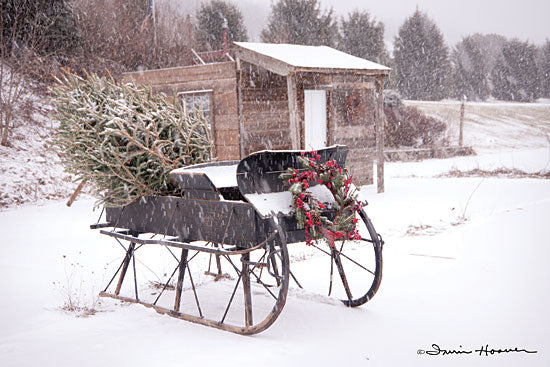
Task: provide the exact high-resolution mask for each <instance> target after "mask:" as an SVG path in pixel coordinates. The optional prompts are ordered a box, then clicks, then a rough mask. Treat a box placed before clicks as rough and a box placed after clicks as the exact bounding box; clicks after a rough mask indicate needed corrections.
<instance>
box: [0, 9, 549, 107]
mask: <svg viewBox="0 0 550 367" xmlns="http://www.w3.org/2000/svg"><path fill="white" fill-rule="evenodd" d="M0 2H1V5H2V6H1V7H2V15H1V17H2V18H1V19H0V24H1V27H2V28H1V29H0V31H1V32H0V36H1V38H0V51H1V53H2V59H3V60H8V59H9V58H12V59H13V58H14V57H15V58H16V59H17V58H18V57H19V55H27V54H29V52H32V53H33V54H36V55H38V56H39V57H38V58H35V60H36V59H38V60H47V61H46V62H43V63H42V64H41V66H42V67H43V68H45V67H52V65H53V66H56V65H60V66H71V67H72V68H73V69H78V67H81V68H83V69H86V70H91V71H99V72H100V71H101V70H104V69H105V68H108V69H109V70H111V71H112V72H114V73H115V74H116V73H117V72H121V71H128V70H136V69H140V68H145V69H152V68H160V67H172V66H178V65H188V64H191V63H192V62H193V54H192V51H191V50H192V49H195V50H215V49H221V48H222V47H223V29H226V30H227V38H228V41H229V42H232V41H247V40H248V36H247V29H246V25H245V23H244V19H243V16H242V13H241V11H240V9H239V8H238V6H237V5H235V3H233V2H231V1H229V0H210V1H205V2H203V3H202V4H201V6H200V7H199V9H198V10H197V12H196V14H192V15H193V17H192V18H191V17H190V16H187V17H184V16H181V15H179V12H178V11H176V10H175V9H172V8H170V4H171V3H168V2H161V1H157V2H156V3H155V1H152V0H131V1H130V0H70V1H69V0H0ZM153 8H154V9H153ZM384 31H385V30H384V24H383V23H382V22H381V21H379V20H377V19H376V18H375V17H374V16H373V15H372V14H371V13H369V12H368V11H364V10H354V11H353V12H351V13H349V14H347V15H346V16H343V17H338V16H336V15H335V13H334V11H333V10H332V9H324V8H323V7H322V4H321V3H320V1H319V0H276V1H274V2H273V3H272V6H271V12H270V15H269V18H268V21H267V23H266V25H265V27H264V29H263V30H262V32H261V35H260V38H261V41H262V42H273V43H292V44H304V45H326V46H330V47H333V48H336V49H339V50H341V51H344V52H347V53H350V54H352V55H355V56H358V57H362V58H365V59H368V60H371V61H375V62H378V63H381V64H384V65H386V66H389V67H391V68H392V74H391V78H390V81H389V87H391V88H395V89H398V90H399V92H400V93H401V95H402V97H403V98H407V99H420V100H440V99H443V98H463V97H466V98H468V99H469V100H485V99H487V98H489V97H491V96H492V97H494V98H497V99H503V100H513V101H533V100H535V99H537V98H540V97H547V98H548V97H550V41H548V40H547V41H546V42H545V44H543V45H541V46H535V45H533V44H531V43H529V42H527V41H520V40H518V39H511V40H509V39H506V38H505V37H503V36H500V35H481V34H473V35H468V36H466V37H464V38H463V39H462V40H461V41H460V42H458V43H457V44H456V45H455V46H454V47H448V46H447V45H446V43H445V41H444V38H443V35H442V33H441V31H440V30H439V28H438V26H437V24H436V23H435V22H434V21H433V20H432V19H430V18H429V16H428V15H427V14H426V13H424V12H422V11H420V10H416V11H415V12H414V13H413V14H412V15H410V16H409V17H408V18H406V19H405V20H404V22H403V23H402V25H401V27H400V28H399V31H398V34H397V35H396V36H395V38H394V40H393V53H392V54H390V52H388V50H387V48H386V45H385V42H384ZM29 50H30V51H29ZM51 60H54V62H51ZM27 69H30V70H31V71H36V70H41V68H40V67H33V68H27ZM51 74H52V73H51V70H45V71H44V70H43V71H42V75H51Z"/></svg>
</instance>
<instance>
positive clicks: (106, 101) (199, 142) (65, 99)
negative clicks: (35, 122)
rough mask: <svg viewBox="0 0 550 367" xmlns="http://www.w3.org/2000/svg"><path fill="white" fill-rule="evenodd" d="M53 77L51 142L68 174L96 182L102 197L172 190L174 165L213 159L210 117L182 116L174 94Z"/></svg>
mask: <svg viewBox="0 0 550 367" xmlns="http://www.w3.org/2000/svg"><path fill="white" fill-rule="evenodd" d="M57 81H58V83H57V84H56V85H55V87H53V88H52V89H51V91H52V93H53V95H54V99H53V102H54V103H55V107H56V111H55V113H54V115H53V118H54V120H56V121H57V122H58V126H57V128H56V129H55V131H54V135H53V138H52V140H51V144H52V145H53V146H54V147H57V150H58V152H59V155H60V157H61V160H62V162H63V163H64V165H65V170H66V171H67V172H69V173H72V174H74V175H76V176H77V178H78V179H80V180H86V181H89V182H91V183H93V184H94V188H95V194H96V196H97V197H98V199H99V200H100V202H101V203H103V204H105V205H111V206H119V205H126V204H128V203H130V202H132V201H134V200H136V199H138V198H139V197H142V196H149V195H173V194H175V193H177V188H175V187H174V186H173V184H172V183H171V181H170V177H169V173H170V171H171V170H173V169H176V168H179V167H182V166H185V165H192V164H196V163H203V162H206V161H209V160H210V157H211V139H210V126H209V124H208V121H207V119H205V118H204V116H203V115H202V114H201V113H191V114H186V113H185V112H184V110H183V107H182V106H181V104H179V103H178V102H177V101H176V100H173V101H170V100H169V99H168V98H167V96H166V95H163V94H154V93H153V92H152V90H151V88H143V87H137V86H134V85H133V84H130V83H117V82H115V81H114V80H113V79H112V78H100V77H98V76H97V75H94V74H92V75H88V79H87V80H85V79H82V78H80V77H78V76H76V75H74V74H70V73H68V72H66V73H65V75H63V76H62V77H61V78H60V79H58V80H57Z"/></svg>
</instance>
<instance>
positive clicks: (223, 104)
mask: <svg viewBox="0 0 550 367" xmlns="http://www.w3.org/2000/svg"><path fill="white" fill-rule="evenodd" d="M213 99H214V106H213V107H214V114H215V115H234V116H238V113H239V111H238V105H237V93H236V92H235V91H232V92H224V93H217V92H215V93H214V95H213Z"/></svg>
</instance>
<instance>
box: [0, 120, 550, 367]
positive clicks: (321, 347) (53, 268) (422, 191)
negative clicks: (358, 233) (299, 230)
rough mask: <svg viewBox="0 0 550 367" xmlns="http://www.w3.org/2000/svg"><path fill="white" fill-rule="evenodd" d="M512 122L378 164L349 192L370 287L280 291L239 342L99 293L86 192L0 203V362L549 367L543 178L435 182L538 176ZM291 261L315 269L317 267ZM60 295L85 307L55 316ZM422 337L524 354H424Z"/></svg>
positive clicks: (104, 273) (103, 274)
mask: <svg viewBox="0 0 550 367" xmlns="http://www.w3.org/2000/svg"><path fill="white" fill-rule="evenodd" d="M545 124H546V123H545V122H544V119H543V121H539V122H538V124H537V127H536V129H539V125H542V126H543V127H544V126H545ZM472 126H473V125H472ZM517 126H518V133H517V134H516V137H515V138H514V139H515V141H517V148H519V149H514V146H510V145H512V143H513V140H514V139H512V136H513V135H514V134H498V133H495V134H494V141H493V144H492V145H490V144H489V143H487V144H485V143H484V145H483V146H482V147H480V148H483V149H482V153H481V154H480V155H478V156H472V157H460V158H451V159H444V160H429V161H423V162H411V163H390V164H387V166H386V192H385V193H384V194H376V193H375V191H374V188H373V187H369V186H366V187H363V189H362V191H361V196H362V198H364V199H367V200H368V201H369V203H370V204H369V206H368V207H367V209H368V214H369V216H370V217H371V218H372V220H373V223H374V225H375V227H376V229H377V230H378V232H380V233H381V234H382V236H383V237H384V239H385V241H386V245H385V247H384V276H383V279H382V285H381V287H380V289H379V291H378V293H377V294H376V296H375V297H374V298H373V299H372V300H371V301H370V302H368V303H367V304H365V305H363V306H361V307H359V308H355V309H348V308H346V307H344V306H343V305H340V304H336V303H334V302H328V301H327V300H326V299H325V298H324V297H316V296H315V295H313V294H310V293H304V292H299V291H298V290H296V289H291V290H290V292H289V297H288V300H287V302H286V305H285V307H284V309H283V312H282V314H281V316H280V317H279V318H278V319H277V321H276V322H275V324H274V325H273V326H271V327H270V328H269V329H267V330H266V331H265V332H263V333H260V334H257V335H254V336H248V337H245V336H239V335H235V334H231V333H228V332H224V331H220V330H216V329H212V328H208V327H205V326H200V325H195V324H192V323H188V322H185V321H181V320H177V319H173V318H170V317H168V316H164V315H159V314H157V313H156V312H154V311H153V310H151V309H147V308H145V307H143V306H140V305H128V304H121V303H120V302H117V301H114V300H111V299H98V298H97V296H96V295H97V293H98V292H99V291H100V290H101V289H102V287H104V286H105V284H106V283H107V282H108V281H109V278H110V276H111V274H112V272H111V270H112V268H113V266H114V267H115V269H116V266H117V265H118V263H119V262H120V260H121V258H122V256H123V251H122V249H121V248H120V247H119V246H118V245H117V244H116V242H115V241H113V240H112V239H109V238H104V237H105V236H100V235H99V234H98V233H97V232H96V231H91V230H89V229H88V225H89V224H90V223H92V222H94V221H95V220H96V219H97V217H98V215H99V212H98V211H95V212H94V211H92V207H93V200H92V199H83V200H80V201H77V202H76V203H75V204H74V206H73V207H72V208H67V207H66V206H65V205H64V203H62V202H50V203H48V204H46V205H34V206H30V205H27V206H25V207H19V208H15V207H11V208H8V209H7V210H4V211H3V212H0V233H1V234H2V235H1V240H0V249H1V250H2V253H1V256H0V294H2V296H3V297H2V299H3V302H1V304H0V366H35V365H40V366H65V365H68V366H69V365H70V366H73V365H78V366H99V365H115V364H125V365H135V366H149V365H153V364H154V365H162V366H181V365H193V364H197V365H205V366H210V365H220V364H222V365H224V366H232V365H235V366H236V365H252V364H254V365H266V366H275V365H278V366H286V365H289V366H296V365H321V366H339V365H351V366H392V365H396V366H409V365H419V366H424V365H428V366H442V365H445V366H446V365H455V366H477V365H479V366H517V365H525V366H548V365H550V328H549V327H548V325H550V313H548V309H550V296H549V292H548V291H549V290H550V289H549V285H548V279H550V267H549V266H548V260H549V259H550V248H549V240H548V239H549V238H550V226H548V222H549V219H550V180H548V179H542V178H503V177H496V176H491V175H486V176H483V177H475V176H473V177H462V178H458V177H444V178H442V177H439V175H440V174H441V173H445V172H449V171H451V170H463V171H468V170H471V169H473V168H480V169H483V170H486V171H491V170H494V169H497V168H514V169H519V170H523V171H525V172H541V171H542V172H544V171H548V170H549V169H550V163H549V157H550V144H546V145H544V142H543V139H540V140H537V141H536V142H535V143H533V144H531V143H532V142H533V140H532V137H533V136H534V135H536V133H534V132H533V133H531V132H529V133H527V132H526V131H528V130H525V129H524V128H525V124H523V123H518V124H517ZM534 129H535V127H534ZM470 131H471V132H472V133H474V134H475V130H470ZM537 131H540V130H537ZM485 133H486V130H485V128H483V129H482V131H480V132H479V134H478V135H477V136H478V137H480V136H482V134H485ZM466 136H467V135H466ZM480 141H481V140H480ZM483 141H484V142H487V140H486V139H483ZM474 143H475V142H474ZM472 145H473V146H474V148H477V147H476V144H472ZM303 248H304V250H303V251H304V252H306V251H307V249H306V248H305V245H303ZM304 258H305V260H302V261H301V263H300V265H301V266H302V267H306V268H309V269H310V271H311V273H312V274H314V273H315V272H316V271H321V270H322V271H325V270H326V269H316V268H315V266H314V265H313V264H315V258H311V257H308V256H304ZM142 260H144V261H145V259H142ZM152 260H154V259H152ZM142 265H143V266H144V264H142ZM142 265H139V264H138V267H141V266H142ZM291 268H292V266H291ZM150 276H151V277H152V278H154V276H155V275H152V274H151V275H150ZM147 289H148V288H147V284H141V285H140V291H141V292H143V291H145V290H147ZM69 300H71V301H72V302H73V303H74V304H76V305H80V306H86V307H90V308H93V309H95V310H96V311H97V312H96V313H95V314H93V315H90V316H88V317H77V313H74V312H66V311H63V310H62V307H63V306H64V305H65V304H66V303H67V302H68V301H69ZM432 344H437V345H439V347H440V348H442V349H446V350H456V351H464V352H466V351H470V350H471V351H474V350H476V349H480V348H487V349H488V350H491V349H514V348H516V347H517V348H518V349H519V350H523V349H525V350H528V351H537V353H526V352H508V353H500V354H492V355H491V354H489V355H485V354H483V355H479V354H480V353H479V352H473V353H471V354H460V355H438V356H433V355H428V354H425V353H423V351H430V350H433V349H434V347H433V346H432ZM486 346H488V347H486Z"/></svg>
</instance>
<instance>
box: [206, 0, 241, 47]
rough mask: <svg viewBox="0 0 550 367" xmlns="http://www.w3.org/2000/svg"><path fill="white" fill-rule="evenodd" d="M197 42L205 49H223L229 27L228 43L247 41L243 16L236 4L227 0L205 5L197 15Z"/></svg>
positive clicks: (215, 0) (214, 1) (212, 0)
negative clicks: (225, 30)
mask: <svg viewBox="0 0 550 367" xmlns="http://www.w3.org/2000/svg"><path fill="white" fill-rule="evenodd" d="M197 22H198V32H197V40H198V42H199V43H200V44H201V45H202V46H203V47H205V48H209V49H213V50H214V49H215V50H219V49H222V48H223V30H224V27H227V41H228V42H229V43H231V42H233V41H247V40H248V37H247V35H246V33H247V30H246V27H245V26H244V22H243V15H242V13H241V11H240V10H239V9H238V8H237V6H235V5H234V4H232V3H230V2H228V1H225V0H211V1H210V2H208V3H203V4H202V5H201V7H200V9H199V11H198V13H197Z"/></svg>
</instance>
